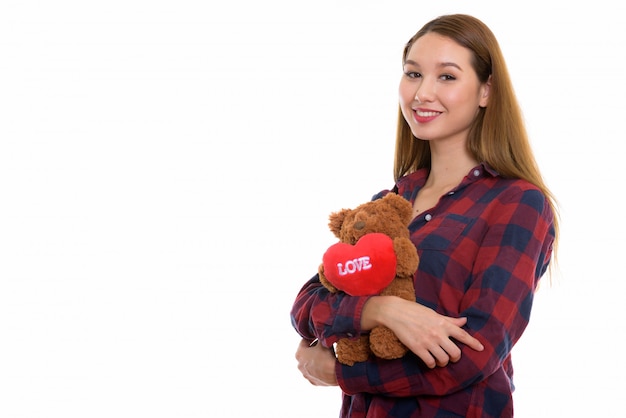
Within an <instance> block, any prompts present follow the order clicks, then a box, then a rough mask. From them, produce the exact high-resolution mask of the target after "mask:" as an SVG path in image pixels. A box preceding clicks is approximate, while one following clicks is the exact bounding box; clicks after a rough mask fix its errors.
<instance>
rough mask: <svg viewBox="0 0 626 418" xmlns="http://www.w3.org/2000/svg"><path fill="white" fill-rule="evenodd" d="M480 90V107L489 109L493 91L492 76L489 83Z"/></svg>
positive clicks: (488, 80)
mask: <svg viewBox="0 0 626 418" xmlns="http://www.w3.org/2000/svg"><path fill="white" fill-rule="evenodd" d="M480 90H481V92H480V101H479V102H478V106H479V107H487V104H488V103H489V91H490V90H491V76H489V78H488V79H487V82H486V83H484V84H483V85H482V86H481V88H480Z"/></svg>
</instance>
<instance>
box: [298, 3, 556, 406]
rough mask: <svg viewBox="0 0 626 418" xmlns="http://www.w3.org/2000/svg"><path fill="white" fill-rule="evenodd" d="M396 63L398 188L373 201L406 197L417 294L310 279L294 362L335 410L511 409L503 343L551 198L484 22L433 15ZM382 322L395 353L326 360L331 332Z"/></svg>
mask: <svg viewBox="0 0 626 418" xmlns="http://www.w3.org/2000/svg"><path fill="white" fill-rule="evenodd" d="M402 63H403V74H402V78H401V81H400V88H399V89H400V103H399V108H400V110H399V116H398V132H397V138H396V154H395V168H394V169H395V173H394V174H395V185H394V187H393V189H392V190H382V191H380V192H379V193H376V194H375V195H374V198H373V199H374V200H376V199H379V198H382V197H384V196H385V195H387V194H388V193H397V194H399V195H400V196H402V197H403V198H405V199H406V200H407V201H409V202H410V203H411V204H412V205H413V214H414V218H413V220H412V222H411V224H410V225H409V230H410V238H411V241H412V243H413V244H414V245H415V247H416V248H417V251H418V254H419V258H420V264H419V268H418V271H417V272H416V273H415V275H414V276H413V282H414V287H415V300H406V299H401V298H398V297H395V296H358V295H351V294H348V293H341V292H339V293H329V292H328V290H327V289H326V288H325V287H324V286H323V285H322V284H321V282H320V276H319V275H315V276H314V277H313V278H311V279H310V280H309V281H308V282H306V283H305V285H304V286H303V287H302V288H301V290H300V292H299V293H298V295H297V297H296V300H295V302H294V304H293V307H292V311H291V318H292V324H293V325H294V327H295V329H296V331H297V332H298V333H299V334H300V336H301V337H302V338H303V341H302V342H301V343H300V345H299V346H298V349H297V352H296V358H297V359H298V364H299V366H298V367H299V370H300V371H301V372H302V374H303V375H304V377H305V378H306V379H307V380H309V382H311V383H313V384H315V385H321V386H328V385H338V386H340V387H341V389H342V391H343V406H342V408H341V416H342V417H352V416H385V417H402V418H406V417H436V416H446V417H498V418H506V417H512V416H513V396H512V390H513V389H512V388H513V387H514V385H513V364H512V361H511V350H512V348H513V346H514V345H515V344H516V343H517V341H518V340H519V338H520V337H521V336H522V334H523V332H524V330H525V328H526V326H527V325H528V320H529V317H530V312H531V307H532V301H533V296H534V293H535V290H536V288H537V285H538V283H539V280H540V279H541V277H542V276H543V275H544V273H545V272H546V270H547V269H548V266H549V264H550V261H551V258H552V255H553V251H554V246H555V244H556V238H557V236H558V223H557V219H556V204H555V202H554V199H553V197H552V194H551V192H550V190H548V188H547V187H546V185H545V184H544V182H543V179H542V176H541V173H540V172H539V170H538V168H537V164H536V162H535V159H534V157H533V154H532V151H531V148H530V144H529V141H528V138H527V135H526V130H525V127H524V124H523V123H522V117H521V112H520V108H519V106H518V104H517V99H516V97H515V95H514V94H513V93H512V92H513V89H512V87H511V81H510V79H509V77H508V72H507V69H506V66H505V63H504V59H503V58H502V53H501V51H500V48H499V46H498V43H497V41H496V39H495V36H494V35H493V33H492V32H491V30H490V29H489V28H488V27H487V26H486V25H485V24H483V23H482V22H481V21H480V20H478V19H476V18H474V17H472V16H469V15H463V14H455V15H444V16H441V17H439V18H437V19H434V20H432V21H431V22H429V23H427V24H426V25H425V26H424V27H423V28H422V29H421V30H420V31H418V32H417V33H416V34H415V36H413V37H412V38H411V39H410V40H409V42H408V43H407V45H406V47H405V49H404V55H403V60H402ZM380 325H383V326H386V327H388V328H390V329H391V330H392V331H393V332H394V333H395V334H396V335H397V336H398V338H399V339H400V341H401V342H402V343H404V344H405V345H406V346H407V347H408V348H409V349H410V352H409V353H408V354H407V355H406V356H405V357H403V358H401V359H397V360H381V359H379V358H376V357H373V356H370V357H369V358H368V359H367V360H365V361H362V362H357V363H355V364H354V365H345V364H342V363H341V362H338V361H335V359H334V357H333V356H332V355H331V354H333V349H332V347H333V344H335V343H336V342H337V341H338V340H339V339H344V338H353V339H354V338H359V336H360V335H362V334H367V333H369V332H370V331H371V330H372V329H374V328H375V327H377V326H380ZM315 339H317V340H318V341H319V344H316V345H314V346H313V347H311V346H310V344H308V342H309V341H312V340H315ZM451 341H452V342H453V343H451Z"/></svg>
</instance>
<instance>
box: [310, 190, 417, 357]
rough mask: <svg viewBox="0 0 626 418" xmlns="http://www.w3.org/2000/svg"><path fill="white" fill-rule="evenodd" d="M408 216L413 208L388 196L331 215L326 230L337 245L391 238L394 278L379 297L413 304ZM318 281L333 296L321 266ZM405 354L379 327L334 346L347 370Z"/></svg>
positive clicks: (413, 259) (412, 254) (392, 336)
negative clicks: (377, 235)
mask: <svg viewBox="0 0 626 418" xmlns="http://www.w3.org/2000/svg"><path fill="white" fill-rule="evenodd" d="M412 214H413V208H412V207H411V204H410V203H409V201H407V200H406V199H404V198H403V197H402V196H399V195H397V194H395V193H389V194H387V195H385V197H383V198H382V199H378V200H374V201H371V202H366V203H363V204H361V205H360V206H357V207H356V208H355V209H342V210H340V211H339V212H334V213H332V214H331V215H330V217H329V219H330V222H329V223H328V226H329V228H330V230H331V231H332V233H333V234H335V236H336V237H337V238H339V240H340V241H341V242H344V243H347V244H351V245H354V244H356V242H357V241H358V240H359V238H361V237H362V236H363V235H365V234H368V233H372V232H380V233H383V234H386V235H388V236H389V237H391V238H392V239H393V247H394V252H395V254H396V258H397V265H396V277H395V278H394V279H393V281H392V282H391V283H390V284H389V286H387V287H386V288H385V289H384V290H383V291H382V292H381V295H394V296H399V297H401V298H403V299H406V300H411V301H415V288H414V286H413V275H414V274H415V272H416V271H417V266H418V263H419V258H418V255H417V250H416V248H415V246H414V245H413V243H412V242H411V240H410V239H409V230H408V225H409V223H410V222H411V219H412ZM319 277H320V281H321V282H322V284H323V285H324V286H325V287H326V288H327V289H328V290H330V291H331V292H333V293H336V292H338V291H339V290H338V289H337V288H335V287H334V286H333V285H332V284H331V283H330V282H329V281H328V279H326V277H325V276H324V267H323V264H322V265H320V267H319ZM407 351H408V349H407V348H406V346H404V344H402V343H401V342H400V340H398V338H397V337H396V336H395V334H394V333H393V332H392V331H391V330H390V329H389V328H386V327H382V326H379V327H376V328H374V329H372V331H371V332H370V333H369V334H363V335H360V336H359V337H357V338H356V339H348V338H343V339H341V340H339V341H338V342H337V346H336V354H337V359H338V360H339V361H340V362H341V363H343V364H347V365H350V366H352V365H353V364H354V363H356V362H360V361H365V360H367V358H368V357H369V355H370V354H372V353H373V354H374V355H375V356H377V357H380V358H383V359H396V358H400V357H402V356H404V355H405V354H406V353H407Z"/></svg>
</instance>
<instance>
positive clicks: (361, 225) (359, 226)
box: [353, 221, 365, 231]
mask: <svg viewBox="0 0 626 418" xmlns="http://www.w3.org/2000/svg"><path fill="white" fill-rule="evenodd" d="M353 228H354V229H356V230H357V231H360V230H361V229H363V228H365V221H356V222H355V223H354V225H353Z"/></svg>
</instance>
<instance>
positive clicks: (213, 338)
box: [0, 0, 626, 418]
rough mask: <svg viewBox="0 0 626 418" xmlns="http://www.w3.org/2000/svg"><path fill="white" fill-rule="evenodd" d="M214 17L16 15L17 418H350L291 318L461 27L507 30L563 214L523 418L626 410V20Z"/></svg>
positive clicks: (407, 10)
mask: <svg viewBox="0 0 626 418" xmlns="http://www.w3.org/2000/svg"><path fill="white" fill-rule="evenodd" d="M208 3H209V2H204V1H185V0H181V1H167V0H162V1H145V0H124V1H122V0H113V1H106V2H104V1H99V2H81V1H70V0H62V1H55V2H44V1H31V0H26V1H25V0H19V1H18V0H15V1H13V0H5V1H3V2H2V3H1V5H0V416H2V417H6V418H13V417H29V418H30V417H37V418H39V417H52V416H54V417H57V416H59V417H64V418H70V417H81V418H84V417H90V418H96V417H133V418H135V417H151V418H156V417H176V418H181V417H248V416H255V417H257V416H268V417H270V416H271V417H274V418H276V417H288V418H293V417H333V416H337V414H338V410H339V404H340V394H339V390H338V389H337V388H316V387H312V386H311V385H310V384H309V383H308V382H307V381H305V380H304V379H303V378H302V377H301V375H300V374H299V373H298V371H297V370H296V362H295V359H294V357H293V354H294V351H295V348H296V345H297V343H298V337H297V335H296V333H295V331H293V329H292V328H291V324H290V320H289V310H290V307H291V304H292V302H293V299H294V297H295V295H296V293H297V291H298V290H299V288H300V286H301V285H302V284H303V283H304V281H306V280H307V279H308V278H309V277H310V276H311V275H312V274H313V273H314V272H315V270H316V268H317V265H318V263H319V262H320V260H321V255H322V253H323V251H324V250H325V249H326V247H327V246H328V245H330V244H331V243H333V242H334V238H333V237H332V236H331V234H330V232H329V231H328V229H327V225H326V223H327V217H328V214H329V213H330V212H332V211H335V210H337V209H340V208H341V207H353V206H355V205H357V204H359V203H362V202H363V201H366V200H368V199H369V198H370V197H371V196H372V195H373V194H374V193H376V192H377V191H379V190H380V189H383V188H388V187H390V186H391V185H392V172H391V170H392V157H393V144H394V133H395V120H396V109H397V85H398V81H399V77H400V74H401V73H400V71H401V64H400V59H401V52H402V47H403V45H404V43H405V42H406V41H407V40H408V38H409V37H410V36H411V35H412V34H413V33H414V32H415V31H416V30H417V29H418V28H419V27H420V26H421V25H422V24H424V23H425V22H426V21H428V20H430V19H432V18H434V17H436V16H437V15H440V14H444V13H451V12H463V13H470V14H474V15H475V16H477V17H479V18H481V19H482V20H483V21H485V23H487V24H488V25H489V26H490V27H491V28H492V30H493V31H494V32H495V33H496V35H497V36H498V39H499V40H500V44H501V47H502V49H503V51H504V54H505V57H506V58H507V60H508V63H509V67H510V68H509V69H510V72H511V75H512V77H513V80H514V83H515V86H516V91H517V93H518V96H519V99H520V101H521V103H522V106H523V109H524V112H525V117H526V120H527V122H528V127H529V130H530V133H531V136H532V140H533V146H534V147H535V150H536V153H537V157H538V159H539V162H540V164H541V166H542V168H543V171H544V173H545V176H546V179H547V181H548V183H549V185H550V186H551V187H552V188H553V190H554V192H555V193H556V195H557V196H558V198H559V199H560V202H561V208H562V241H561V252H560V270H559V274H558V276H557V277H555V278H554V283H553V285H552V286H549V285H548V282H547V281H546V282H545V284H544V286H543V287H542V288H541V290H540V292H539V294H538V295H537V300H536V305H535V310H534V313H533V316H532V319H531V324H530V326H529V328H528V330H527V332H526V334H525V335H524V337H523V338H522V340H521V341H520V343H519V344H518V345H517V346H516V348H515V350H514V362H515V366H516V385H517V391H516V392H515V399H516V408H517V414H516V416H519V417H521V418H525V417H533V418H536V417H554V416H574V415H576V416H595V417H598V416H615V414H616V413H618V412H619V411H620V407H621V405H622V402H621V398H622V397H623V394H622V392H623V374H624V373H625V372H626V365H625V360H624V356H623V347H622V346H621V340H622V338H621V337H620V335H621V334H622V333H623V331H624V321H623V320H621V316H622V310H621V309H620V308H621V307H622V306H623V305H624V303H623V302H622V300H623V293H624V290H625V286H624V279H625V278H626V277H625V274H624V269H623V268H622V267H621V257H623V255H622V253H623V250H624V245H623V242H622V237H623V236H624V233H625V232H626V230H625V227H624V223H623V222H622V215H621V212H622V210H621V207H620V205H619V204H618V199H619V202H621V201H622V198H621V195H622V194H623V192H622V184H621V183H622V181H621V180H622V178H621V177H618V176H620V175H621V174H622V172H623V168H624V164H623V158H622V157H621V155H620V152H621V149H622V146H623V142H624V133H623V129H622V123H623V121H624V116H623V115H624V114H625V111H626V106H625V105H624V99H623V97H624V92H625V91H626V82H625V80H626V77H625V76H624V74H626V65H625V61H624V54H623V43H624V41H625V40H626V39H625V38H626V36H625V33H624V30H623V21H624V18H625V17H626V16H625V15H626V14H625V11H624V6H623V5H620V4H614V3H613V2H611V6H610V7H609V6H608V4H609V3H608V2H605V1H596V2H584V3H583V2H579V3H580V4H579V5H572V4H571V3H572V2H566V1H563V2H542V4H541V5H540V6H537V5H529V4H527V3H525V2H523V3H519V4H509V3H507V4H506V5H504V4H503V3H502V2H496V1H493V2H487V1H482V2H481V1H475V2H471V3H468V2H462V1H438V2H418V1H410V2H409V1H396V2H387V3H385V4H384V5H383V4H382V3H381V2H374V1H363V0H361V1H352V0H348V1H343V2H332V1H325V0H323V1H318V2H293V1H292V2H290V1H277V0H272V1H266V2H255V1H252V0H247V1H234V2H213V3H211V5H208ZM604 3H606V4H604Z"/></svg>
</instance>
